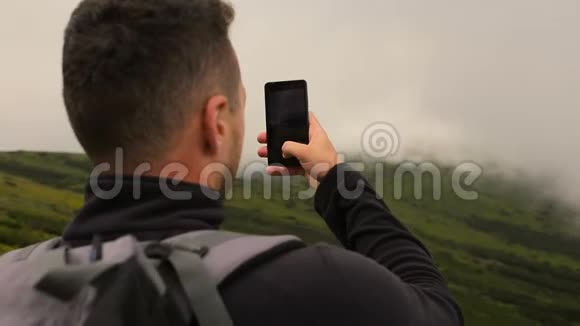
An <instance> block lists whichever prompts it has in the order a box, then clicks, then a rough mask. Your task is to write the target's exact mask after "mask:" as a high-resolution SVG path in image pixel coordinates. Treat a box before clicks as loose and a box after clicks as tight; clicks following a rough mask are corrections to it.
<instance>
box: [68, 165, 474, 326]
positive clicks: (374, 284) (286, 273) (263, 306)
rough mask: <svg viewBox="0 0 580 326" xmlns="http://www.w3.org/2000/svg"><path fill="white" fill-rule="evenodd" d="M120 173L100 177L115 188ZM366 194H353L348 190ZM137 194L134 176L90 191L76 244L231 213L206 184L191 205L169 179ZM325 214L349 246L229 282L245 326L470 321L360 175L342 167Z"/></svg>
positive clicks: (295, 257) (166, 232)
mask: <svg viewBox="0 0 580 326" xmlns="http://www.w3.org/2000/svg"><path fill="white" fill-rule="evenodd" d="M113 182H114V179H113V177H109V178H106V177H105V178H101V179H99V183H100V184H101V186H104V187H112V185H113ZM360 182H363V184H364V192H363V193H362V195H361V196H359V197H358V198H356V199H349V198H345V196H343V195H341V192H339V191H338V189H339V186H341V185H344V186H345V187H346V189H355V188H356V186H357V184H358V183H360ZM141 183H142V184H141V187H140V188H141V198H140V199H134V196H133V195H134V192H133V180H132V178H125V179H123V187H122V188H121V191H120V193H119V195H118V196H116V197H115V198H114V199H111V200H103V199H98V198H96V197H95V196H94V195H93V194H92V193H91V192H90V191H88V192H87V196H86V197H87V200H86V204H85V206H84V207H83V209H82V210H81V211H80V213H79V214H78V216H77V217H76V218H75V219H74V221H73V222H72V223H71V224H70V225H69V227H68V228H67V230H66V231H65V233H64V240H65V241H66V242H68V243H70V244H72V245H73V246H74V245H84V244H88V243H89V242H90V240H91V239H92V236H93V235H94V234H99V235H101V236H102V237H103V238H104V239H105V240H112V239H114V238H116V237H118V236H121V235H124V234H128V233H130V234H133V235H135V236H137V237H138V238H139V239H140V240H143V241H145V240H162V239H164V238H167V237H170V236H174V235H176V234H179V233H183V232H188V231H194V230H200V229H217V228H219V227H220V224H221V223H222V221H223V219H224V209H223V201H222V200H212V199H209V198H208V197H207V196H205V195H204V192H203V191H202V190H205V191H207V189H204V188H202V187H201V186H198V185H193V184H185V183H181V184H179V185H177V186H175V189H176V190H180V191H187V192H190V193H191V194H192V195H193V199H192V200H191V201H171V200H169V199H167V198H166V197H165V196H163V194H162V192H161V190H160V188H159V180H158V179H155V178H144V179H142V181H141ZM315 207H316V211H317V212H318V213H319V214H320V215H321V216H322V217H323V218H324V219H325V221H326V223H327V224H328V226H329V227H330V229H331V230H332V232H333V233H334V234H335V235H336V237H337V238H338V240H339V241H340V242H341V243H342V244H343V245H344V247H345V248H346V249H347V250H345V249H341V248H337V247H333V246H313V247H308V248H304V249H298V250H295V251H291V252H290V253H287V254H284V255H282V256H281V257H277V258H275V259H273V260H271V261H269V262H266V263H264V264H261V265H260V266H258V267H256V268H253V269H250V270H248V271H244V272H243V273H242V274H240V275H237V276H236V277H235V278H233V279H231V280H230V281H229V282H227V283H225V284H222V286H220V292H221V293H222V296H223V299H224V302H225V304H226V306H227V308H228V310H229V311H230V313H231V315H232V318H233V320H234V322H235V324H236V325H252V326H259V325H264V326H275V325H279V326H285V325H288V326H290V325H291V326H298V325H304V326H307V325H332V326H336V325H349V326H359V325H360V326H372V325H414V326H421V325H429V326H436V325H461V324H463V318H462V314H461V311H460V309H459V307H458V305H457V304H456V303H455V301H454V300H453V298H452V296H451V294H450V292H449V290H448V288H447V286H446V282H445V280H444V279H443V277H442V276H441V274H440V273H439V272H438V271H437V268H436V267H435V265H434V264H433V261H432V259H431V257H430V255H429V253H428V251H427V250H426V249H425V247H424V246H423V245H422V244H421V242H420V241H419V240H418V239H417V238H415V237H414V236H413V235H412V234H411V233H410V232H409V231H408V230H407V229H406V228H405V227H404V226H403V225H402V224H401V223H400V222H399V221H398V220H397V219H396V218H395V217H394V216H393V215H392V213H391V212H390V211H389V209H388V208H387V206H386V205H385V203H384V202H383V201H381V200H378V199H377V195H376V193H375V191H374V190H373V189H372V187H371V186H370V185H369V183H368V182H367V181H366V180H365V179H364V178H363V177H362V176H361V175H360V174H359V173H357V172H346V173H339V169H338V168H336V167H335V168H334V169H333V170H332V171H331V172H330V173H329V174H328V175H327V177H326V178H325V179H324V180H323V181H322V183H321V185H320V187H319V189H318V191H317V193H316V197H315Z"/></svg>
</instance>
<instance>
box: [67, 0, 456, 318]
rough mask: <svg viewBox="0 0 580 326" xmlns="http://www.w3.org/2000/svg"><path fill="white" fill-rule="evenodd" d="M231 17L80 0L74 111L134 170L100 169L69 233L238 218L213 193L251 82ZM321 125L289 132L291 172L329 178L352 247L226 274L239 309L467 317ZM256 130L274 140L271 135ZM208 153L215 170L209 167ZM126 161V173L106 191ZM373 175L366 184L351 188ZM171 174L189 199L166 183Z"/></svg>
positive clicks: (157, 232) (167, 0) (176, 4)
mask: <svg viewBox="0 0 580 326" xmlns="http://www.w3.org/2000/svg"><path fill="white" fill-rule="evenodd" d="M233 18H234V11H233V9H232V8H231V7H230V6H229V5H228V4H226V3H224V2H222V1H221V0H85V1H83V2H82V3H81V4H80V5H79V7H78V8H77V9H76V10H75V12H74V13H73V16H72V18H71V20H70V23H69V26H68V28H67V30H66V35H65V45H64V56H63V82H64V89H63V94H64V99H65V104H66V109H67V112H68V116H69V118H70V122H71V124H72V127H73V129H74V131H75V134H76V136H77V138H78V140H79V141H80V143H81V145H82V146H83V148H84V149H85V151H86V153H87V155H88V156H89V157H90V159H91V160H92V161H93V162H94V163H95V165H96V166H99V167H101V168H102V167H111V168H112V167H115V166H117V167H119V166H120V167H121V168H122V171H112V170H111V171H109V172H108V173H105V174H101V175H100V176H98V177H97V178H96V179H92V180H91V183H90V186H89V187H87V195H86V204H85V206H84V207H83V208H82V210H81V211H80V213H79V214H78V216H76V218H75V219H74V221H73V222H72V223H71V224H70V225H69V226H68V228H67V229H66V231H65V233H64V236H63V239H64V241H65V242H67V243H69V244H70V245H72V246H81V245H86V244H88V243H90V242H91V239H92V238H93V236H94V235H95V234H98V235H100V236H101V237H102V238H103V240H106V241H109V240H113V239H116V238H118V237H120V236H122V235H125V234H128V233H130V234H133V235H135V236H136V237H137V238H138V239H139V240H141V241H150V240H161V239H165V238H167V237H171V236H174V235H177V234H181V233H185V232H189V231H194V230H204V229H218V228H219V227H220V224H221V223H222V221H223V219H224V218H227V216H224V210H223V207H222V205H223V204H222V199H217V200H216V199H215V198H213V196H208V193H214V194H217V193H219V192H220V191H221V190H222V189H223V188H224V177H223V176H224V175H227V173H232V174H235V172H236V170H237V169H238V165H239V161H240V153H241V151H242V139H243V137H244V110H245V97H246V94H245V90H244V87H243V85H242V81H241V77H240V68H239V66H238V61H237V58H236V54H235V51H234V49H233V47H232V44H231V42H230V40H229V37H228V29H229V25H230V23H231V22H232V20H233ZM310 136H311V139H310V143H309V144H308V145H302V144H297V143H292V142H289V143H286V144H285V145H284V147H283V152H284V154H285V155H286V156H294V157H296V158H298V159H299V160H300V162H301V164H302V167H303V170H302V171H292V172H293V173H304V174H305V175H306V176H307V177H309V178H311V181H312V184H313V186H315V187H317V188H318V189H317V193H316V197H315V208H316V210H317V212H318V213H319V214H320V215H321V216H322V217H323V218H324V220H325V221H326V222H327V224H328V226H329V227H330V229H331V230H332V231H333V232H334V234H335V235H336V237H337V238H338V240H340V242H341V243H342V244H343V245H344V247H345V248H346V250H345V249H340V248H336V247H332V246H316V247H308V248H304V249H297V250H295V251H291V252H290V253H287V254H283V255H281V256H279V257H276V258H274V259H272V260H270V261H267V262H264V263H263V264H260V265H259V266H254V268H251V269H249V270H246V271H244V272H243V273H241V274H239V275H238V276H237V277H235V278H234V279H232V280H230V281H228V282H227V283H224V284H222V285H221V286H220V289H219V290H220V293H221V294H222V296H223V300H224V302H225V304H226V306H227V309H228V310H229V312H230V314H231V316H232V318H233V320H234V323H235V324H236V325H268V326H270V325H293V326H295V325H365V326H366V325H459V324H462V323H463V320H462V316H461V312H460V309H459V307H458V306H457V304H456V303H455V302H454V300H453V298H452V297H451V294H450V293H449V290H448V288H447V287H446V285H445V281H444V279H443V277H442V276H441V274H440V273H439V272H438V271H437V269H436V267H435V266H434V264H433V261H432V259H431V257H430V255H429V253H428V252H427V250H426V249H425V247H424V246H423V245H422V244H421V242H419V240H417V239H416V238H415V237H414V236H413V235H412V234H411V233H410V232H409V231H408V230H407V229H406V228H405V227H404V226H403V225H402V224H401V223H400V222H399V221H398V220H397V219H396V218H395V217H394V216H393V215H392V213H391V212H390V211H389V209H388V208H387V206H386V205H385V204H384V203H383V202H382V201H380V200H377V199H376V198H377V197H376V194H375V192H374V190H373V189H372V188H371V186H370V185H369V184H368V182H367V181H366V180H365V179H364V178H363V177H362V176H361V175H360V174H358V173H356V172H344V170H345V166H344V165H343V164H337V153H336V151H335V149H334V147H333V145H332V143H331V141H330V140H329V139H328V137H327V135H326V133H325V132H324V130H323V129H322V127H321V126H320V124H319V123H318V121H317V120H316V118H314V116H312V117H311V129H310ZM258 140H259V142H260V143H262V144H264V143H265V142H266V135H265V134H264V133H262V134H260V135H259V137H258ZM119 149H121V150H122V160H121V159H120V158H119V155H118V154H119V153H120V152H119ZM258 154H259V155H260V156H261V157H266V156H267V150H266V149H265V148H262V149H260V150H259V151H258ZM144 163H146V164H144ZM176 163H178V164H177V165H176ZM168 166H172V167H175V166H179V167H183V168H184V169H181V170H180V171H178V172H175V170H172V169H167V167H168ZM208 167H211V168H212V169H214V170H213V171H214V172H215V173H211V174H209V175H208V174H207V173H204V171H207V169H208ZM268 172H269V173H272V174H275V173H281V172H284V171H280V169H279V168H273V167H271V168H269V170H268ZM121 175H125V177H123V178H122V180H121V182H122V183H121V187H120V188H119V189H117V190H118V191H117V192H116V193H114V195H113V196H109V197H108V198H105V197H107V196H104V195H105V194H109V193H108V192H107V191H109V190H112V189H115V185H116V184H118V182H119V180H116V178H117V179H118V177H119V176H121ZM167 178H173V179H174V180H173V181H172V182H166V181H164V180H165V179H167ZM136 182H139V185H138V188H139V189H138V190H139V195H138V196H136V195H135V188H136ZM361 182H362V184H363V185H364V192H363V193H362V195H360V196H358V197H357V198H354V199H353V198H348V196H343V192H342V191H339V188H340V187H345V189H354V188H356V187H357V185H358V184H359V183H361ZM164 183H165V184H169V185H170V186H171V190H172V191H174V192H176V191H180V192H182V193H187V194H189V195H190V199H189V200H175V199H172V198H169V197H170V196H165V192H164V191H163V189H162V187H161V186H160V185H162V184H164Z"/></svg>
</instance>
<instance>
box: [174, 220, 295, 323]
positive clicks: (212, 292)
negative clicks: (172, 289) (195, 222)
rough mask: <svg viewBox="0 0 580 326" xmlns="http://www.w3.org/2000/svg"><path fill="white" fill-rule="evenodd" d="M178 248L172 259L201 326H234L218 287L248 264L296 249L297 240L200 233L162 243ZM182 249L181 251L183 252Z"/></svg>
mask: <svg viewBox="0 0 580 326" xmlns="http://www.w3.org/2000/svg"><path fill="white" fill-rule="evenodd" d="M162 243H164V244H167V245H170V246H171V247H173V248H175V249H176V250H174V251H173V252H172V254H171V256H170V257H169V260H170V261H171V263H172V264H173V267H174V268H175V270H176V272H177V275H178V277H179V280H180V282H181V284H182V286H183V288H184V290H185V292H186V294H187V296H188V298H189V303H190V306H191V309H192V311H193V312H194V313H195V316H196V318H197V320H198V323H199V325H200V326H232V325H233V322H232V319H231V317H230V314H229V313H228V311H227V308H226V307H225V305H224V303H223V301H222V299H221V296H220V294H219V291H218V286H219V284H220V283H222V282H223V281H224V280H225V279H226V278H227V277H228V276H230V275H232V274H233V273H234V272H235V271H237V270H238V269H239V268H240V267H242V266H243V265H244V264H245V263H247V262H250V261H252V260H253V259H254V258H257V257H259V256H261V255H263V254H266V253H269V252H273V251H274V250H276V249H280V248H283V247H284V248H286V249H288V248H297V247H302V246H304V244H303V242H302V241H301V240H300V239H298V238H297V237H294V236H277V237H266V236H251V235H243V234H239V233H232V232H225V231H198V232H192V233H186V234H182V235H179V236H177V237H173V238H170V239H167V240H165V241H163V242H162ZM180 249H181V250H180Z"/></svg>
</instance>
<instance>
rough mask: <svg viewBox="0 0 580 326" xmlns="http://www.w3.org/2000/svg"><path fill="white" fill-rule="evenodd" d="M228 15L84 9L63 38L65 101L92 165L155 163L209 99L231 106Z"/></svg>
mask: <svg viewBox="0 0 580 326" xmlns="http://www.w3.org/2000/svg"><path fill="white" fill-rule="evenodd" d="M234 15H235V13H234V9H233V8H232V7H231V5H229V4H228V3H226V2H223V1H221V0H84V1H82V2H81V3H80V4H79V5H78V7H77V8H76V9H75V10H74V12H73V14H72V17H71V19H70V22H69V24H68V26H67V28H66V32H65V42H64V49H63V96H64V101H65V106H66V109H67V113H68V116H69V119H70V122H71V125H72V127H73V129H74V132H75V134H76V136H77V138H78V139H79V142H80V143H81V145H82V146H83V148H84V150H85V152H86V153H87V154H88V156H89V157H90V158H91V159H93V160H99V159H101V158H108V157H111V156H112V155H113V154H114V152H115V149H116V148H118V147H121V148H123V150H124V151H125V154H126V155H127V156H126V157H129V158H130V159H135V160H144V159H155V158H157V157H158V156H159V155H162V154H163V153H164V152H165V151H167V150H169V149H170V148H167V147H168V146H169V145H170V144H171V143H172V141H173V140H174V136H175V134H176V131H178V130H180V128H183V127H184V126H185V121H186V119H188V117H190V115H191V113H193V110H192V109H191V108H192V107H196V106H197V107H201V106H202V105H203V104H204V102H205V101H206V100H207V99H208V97H209V96H211V95H215V94H212V92H224V94H226V95H227V96H228V97H229V98H230V100H231V101H232V102H233V103H236V102H237V101H238V98H237V97H238V88H239V82H240V71H239V66H238V62H237V59H236V56H235V52H234V50H233V47H232V44H231V42H230V39H229V27H230V25H231V23H232V21H233V19H234Z"/></svg>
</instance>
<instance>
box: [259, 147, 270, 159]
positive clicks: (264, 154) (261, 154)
mask: <svg viewBox="0 0 580 326" xmlns="http://www.w3.org/2000/svg"><path fill="white" fill-rule="evenodd" d="M258 156H259V157H268V146H264V147H260V148H259V149H258Z"/></svg>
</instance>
